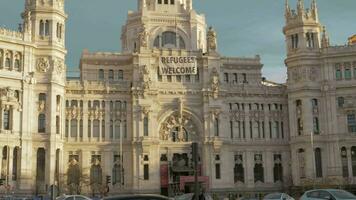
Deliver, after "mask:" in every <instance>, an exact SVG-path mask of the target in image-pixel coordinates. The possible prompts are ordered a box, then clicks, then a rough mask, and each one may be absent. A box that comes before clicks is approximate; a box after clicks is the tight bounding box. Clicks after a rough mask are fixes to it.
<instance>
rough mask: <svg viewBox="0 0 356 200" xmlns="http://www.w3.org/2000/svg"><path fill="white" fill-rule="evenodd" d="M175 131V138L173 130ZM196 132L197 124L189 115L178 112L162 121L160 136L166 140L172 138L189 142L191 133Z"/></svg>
mask: <svg viewBox="0 0 356 200" xmlns="http://www.w3.org/2000/svg"><path fill="white" fill-rule="evenodd" d="M175 131H176V133H175V135H174V136H175V138H173V137H172V136H173V134H174V133H173V132H175ZM195 133H196V131H195V126H194V125H193V124H192V120H191V118H190V117H189V116H188V115H186V114H183V115H182V116H179V114H178V113H174V114H172V115H171V116H169V117H168V118H167V120H166V121H165V122H163V123H162V125H161V130H160V138H161V140H166V141H167V140H170V139H172V140H173V142H187V141H188V140H189V135H194V134H195Z"/></svg>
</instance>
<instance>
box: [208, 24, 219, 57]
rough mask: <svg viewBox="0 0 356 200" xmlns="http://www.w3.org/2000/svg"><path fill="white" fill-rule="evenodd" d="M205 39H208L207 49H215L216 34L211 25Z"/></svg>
mask: <svg viewBox="0 0 356 200" xmlns="http://www.w3.org/2000/svg"><path fill="white" fill-rule="evenodd" d="M207 41H208V50H212V51H215V50H216V48H217V34H216V32H215V30H214V29H213V27H211V26H210V27H209V30H208V33H207Z"/></svg>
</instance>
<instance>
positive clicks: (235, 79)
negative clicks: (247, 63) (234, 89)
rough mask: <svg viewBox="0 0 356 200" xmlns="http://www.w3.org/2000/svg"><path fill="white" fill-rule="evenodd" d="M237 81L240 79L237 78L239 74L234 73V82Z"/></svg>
mask: <svg viewBox="0 0 356 200" xmlns="http://www.w3.org/2000/svg"><path fill="white" fill-rule="evenodd" d="M237 81H238V79H237V74H236V73H234V80H233V83H235V84H236V83H237Z"/></svg>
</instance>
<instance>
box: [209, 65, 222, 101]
mask: <svg viewBox="0 0 356 200" xmlns="http://www.w3.org/2000/svg"><path fill="white" fill-rule="evenodd" d="M210 85H211V86H210V87H211V91H212V93H213V98H214V99H217V98H218V95H219V87H220V79H219V73H218V71H217V69H216V68H214V69H213V71H212V72H211V83H210Z"/></svg>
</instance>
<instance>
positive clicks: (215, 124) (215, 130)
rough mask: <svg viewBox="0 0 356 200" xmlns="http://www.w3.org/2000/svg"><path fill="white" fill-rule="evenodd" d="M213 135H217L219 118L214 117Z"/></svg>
mask: <svg viewBox="0 0 356 200" xmlns="http://www.w3.org/2000/svg"><path fill="white" fill-rule="evenodd" d="M214 135H215V136H216V137H218V136H219V119H218V118H215V119H214Z"/></svg>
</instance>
